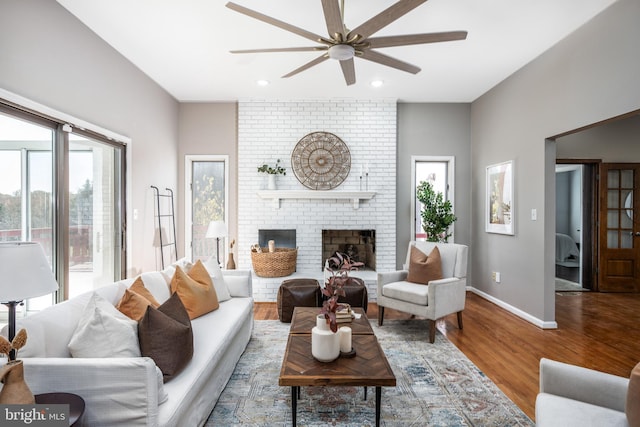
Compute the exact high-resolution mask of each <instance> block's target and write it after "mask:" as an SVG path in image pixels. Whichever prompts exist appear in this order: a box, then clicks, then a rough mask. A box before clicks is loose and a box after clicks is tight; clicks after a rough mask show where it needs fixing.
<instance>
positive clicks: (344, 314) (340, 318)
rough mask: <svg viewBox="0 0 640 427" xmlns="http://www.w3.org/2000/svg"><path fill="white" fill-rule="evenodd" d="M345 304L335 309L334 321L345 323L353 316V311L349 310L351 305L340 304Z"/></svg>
mask: <svg viewBox="0 0 640 427" xmlns="http://www.w3.org/2000/svg"><path fill="white" fill-rule="evenodd" d="M342 305H344V306H346V307H345V308H343V309H342V310H338V311H336V323H347V322H351V321H352V320H353V318H354V316H353V312H352V311H351V306H349V304H342Z"/></svg>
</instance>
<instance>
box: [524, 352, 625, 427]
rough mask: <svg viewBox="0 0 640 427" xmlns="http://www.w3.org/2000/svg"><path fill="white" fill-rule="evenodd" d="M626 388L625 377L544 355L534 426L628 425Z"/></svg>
mask: <svg viewBox="0 0 640 427" xmlns="http://www.w3.org/2000/svg"><path fill="white" fill-rule="evenodd" d="M628 387H629V379H628V378H624V377H619V376H616V375H611V374H607V373H604V372H599V371H594V370H592V369H587V368H583V367H581V366H575V365H570V364H567V363H562V362H557V361H555V360H550V359H544V358H543V359H541V360H540V393H539V394H538V396H537V397H536V426H538V427H571V426H575V427H589V426H593V427H601V426H607V427H629V423H628V421H627V415H626V413H625V404H626V402H627V389H628Z"/></svg>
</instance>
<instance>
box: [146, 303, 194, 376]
mask: <svg viewBox="0 0 640 427" xmlns="http://www.w3.org/2000/svg"><path fill="white" fill-rule="evenodd" d="M138 337H139V340H140V351H141V352H142V355H143V356H146V357H150V358H152V359H153V361H154V362H156V365H157V366H158V368H160V370H161V371H162V376H163V380H164V382H167V381H169V380H170V379H171V378H173V377H174V376H176V375H177V374H178V373H179V372H180V371H182V369H184V367H185V366H187V364H188V363H189V361H190V360H191V358H192V357H193V331H192V330H191V321H190V320H189V313H187V310H186V308H185V306H184V305H183V304H182V301H181V300H180V297H179V296H178V294H177V293H174V294H173V295H171V297H169V299H168V300H167V301H166V302H165V303H164V304H162V305H161V306H159V307H158V308H157V309H156V308H154V307H152V306H148V307H147V311H146V313H145V314H144V316H143V317H142V319H140V322H139V323H138Z"/></svg>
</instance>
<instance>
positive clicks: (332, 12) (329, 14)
mask: <svg viewBox="0 0 640 427" xmlns="http://www.w3.org/2000/svg"><path fill="white" fill-rule="evenodd" d="M322 10H323V11H324V20H325V21H326V23H327V31H328V32H329V37H334V35H335V34H336V33H337V34H342V36H343V37H344V36H346V34H344V23H343V22H342V14H341V13H340V4H339V3H338V0H322Z"/></svg>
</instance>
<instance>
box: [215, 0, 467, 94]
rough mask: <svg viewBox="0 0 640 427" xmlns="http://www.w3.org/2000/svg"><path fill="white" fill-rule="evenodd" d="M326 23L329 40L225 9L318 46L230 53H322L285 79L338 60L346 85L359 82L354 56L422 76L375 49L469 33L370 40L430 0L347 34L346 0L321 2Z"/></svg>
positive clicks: (398, 7)
mask: <svg viewBox="0 0 640 427" xmlns="http://www.w3.org/2000/svg"><path fill="white" fill-rule="evenodd" d="M321 1H322V10H323V12H324V19H325V22H326V25H327V32H328V34H329V37H322V36H320V35H318V34H314V33H312V32H309V31H307V30H304V29H302V28H298V27H296V26H294V25H291V24H288V23H286V22H283V21H280V20H278V19H275V18H272V17H270V16H267V15H264V14H262V13H260V12H256V11H255V10H251V9H248V8H246V7H244V6H240V5H238V4H236V3H232V2H229V3H227V4H226V7H227V8H229V9H231V10H234V11H236V12H238V13H242V14H244V15H247V16H249V17H251V18H254V19H257V20H259V21H262V22H265V23H267V24H270V25H273V26H275V27H278V28H281V29H283V30H285V31H289V32H291V33H293V34H297V35H299V36H301V37H304V38H306V39H308V40H311V41H313V42H315V43H319V45H316V46H310V47H288V48H269V49H247V50H233V51H231V53H267V52H314V51H320V52H322V55H321V56H320V57H318V58H315V59H313V60H312V61H309V62H307V63H306V64H304V65H302V66H300V67H298V68H296V69H295V70H293V71H291V72H289V73H287V74H285V75H284V76H282V77H283V78H287V77H291V76H294V75H296V74H298V73H300V72H302V71H305V70H307V69H309V68H311V67H313V66H315V65H318V64H320V63H322V62H324V61H325V60H327V59H328V58H331V59H335V60H337V61H339V62H340V67H341V69H342V74H343V75H344V79H345V82H346V83H347V85H352V84H354V83H355V82H356V76H355V67H354V61H353V58H354V56H357V57H359V58H362V59H365V60H367V61H371V62H375V63H378V64H381V65H385V66H387V67H392V68H395V69H398V70H401V71H405V72H408V73H412V74H417V73H418V72H420V68H419V67H417V66H415V65H412V64H409V63H406V62H404V61H401V60H399V59H396V58H393V57H391V56H388V55H385V54H383V53H380V52H378V51H377V50H374V49H376V48H385V47H395V46H408V45H414V44H426V43H439V42H446V41H454V40H464V39H466V38H467V32H466V31H448V32H442V33H425V34H407V35H401V36H384V37H371V35H372V34H374V33H376V32H378V31H379V30H381V29H382V28H384V27H386V26H387V25H389V24H391V23H392V22H394V21H395V20H397V19H399V18H401V17H402V16H404V15H406V14H407V13H409V12H411V11H412V10H413V9H415V8H416V7H418V6H420V5H421V4H423V3H425V2H426V1H427V0H399V1H398V2H396V3H394V4H393V5H391V6H390V7H388V8H387V9H385V10H383V11H382V12H380V13H379V14H377V15H376V16H374V17H373V18H371V19H369V20H368V21H366V22H364V23H363V24H361V25H359V26H357V27H356V28H354V29H353V30H351V31H349V30H347V27H346V26H345V23H344V0H342V4H340V3H339V1H340V0H321Z"/></svg>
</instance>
